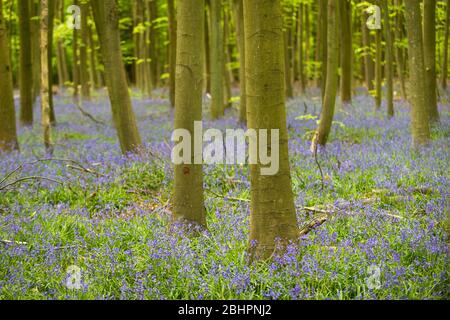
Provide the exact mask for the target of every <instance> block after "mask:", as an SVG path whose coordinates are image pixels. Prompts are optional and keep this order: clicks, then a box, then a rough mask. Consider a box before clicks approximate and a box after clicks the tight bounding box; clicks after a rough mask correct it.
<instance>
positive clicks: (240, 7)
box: [233, 0, 247, 123]
mask: <svg viewBox="0 0 450 320" xmlns="http://www.w3.org/2000/svg"><path fill="white" fill-rule="evenodd" d="M233 4H234V14H235V21H236V37H237V46H238V51H239V86H240V90H241V92H240V96H241V99H240V105H239V121H240V122H242V123H246V122H247V96H246V88H245V34H244V4H243V0H233Z"/></svg>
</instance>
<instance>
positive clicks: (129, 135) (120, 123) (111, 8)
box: [91, 0, 141, 153]
mask: <svg viewBox="0 0 450 320" xmlns="http://www.w3.org/2000/svg"><path fill="white" fill-rule="evenodd" d="M91 5H92V10H93V13H94V20H95V25H96V27H97V32H98V35H99V41H100V49H101V52H102V58H103V62H104V65H105V80H106V86H107V87H108V92H109V99H110V102H111V109H112V114H113V121H114V125H115V127H116V130H117V135H118V137H119V142H120V147H121V149H122V152H123V153H128V152H139V150H140V149H141V138H140V135H139V132H138V129H137V124H136V119H135V116H134V112H133V108H132V105H131V99H130V94H129V92H128V83H127V78H126V74H125V67H124V64H123V59H122V49H121V47H120V32H119V13H118V10H117V5H116V1H115V0H104V1H91Z"/></svg>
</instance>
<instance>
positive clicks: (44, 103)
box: [40, 0, 53, 155]
mask: <svg viewBox="0 0 450 320" xmlns="http://www.w3.org/2000/svg"><path fill="white" fill-rule="evenodd" d="M48 12H49V2H48V0H41V28H40V30H41V36H40V41H41V54H40V56H41V86H40V87H41V124H42V129H43V131H44V145H45V151H46V153H47V154H49V155H52V154H53V142H52V132H51V126H50V124H51V119H50V118H51V117H50V116H51V110H50V95H51V92H50V88H49V83H50V82H49V79H48V78H49V69H48V50H49V49H48V47H49V43H48V25H49V14H48Z"/></svg>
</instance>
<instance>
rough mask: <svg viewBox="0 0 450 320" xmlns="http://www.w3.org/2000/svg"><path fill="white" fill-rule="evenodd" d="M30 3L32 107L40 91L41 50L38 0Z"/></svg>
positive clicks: (32, 0)
mask: <svg viewBox="0 0 450 320" xmlns="http://www.w3.org/2000/svg"><path fill="white" fill-rule="evenodd" d="M29 1H31V7H30V10H31V11H30V14H31V17H30V19H31V22H30V23H31V33H30V35H31V56H32V63H33V67H32V68H33V73H32V77H30V76H31V75H29V80H28V81H32V83H33V105H34V103H35V101H36V98H37V97H38V96H39V95H40V90H41V56H40V54H41V49H40V45H41V42H40V32H39V30H40V11H41V10H40V0H29Z"/></svg>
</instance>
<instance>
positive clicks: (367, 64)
mask: <svg viewBox="0 0 450 320" xmlns="http://www.w3.org/2000/svg"><path fill="white" fill-rule="evenodd" d="M367 18H368V15H367V14H365V13H363V14H361V29H362V37H363V45H364V49H365V53H364V68H365V79H366V85H367V89H368V90H369V91H372V90H373V89H374V85H373V80H374V63H373V55H372V45H371V36H370V30H369V28H368V27H367V25H366V22H367Z"/></svg>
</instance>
